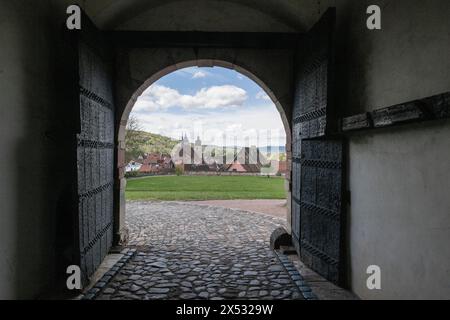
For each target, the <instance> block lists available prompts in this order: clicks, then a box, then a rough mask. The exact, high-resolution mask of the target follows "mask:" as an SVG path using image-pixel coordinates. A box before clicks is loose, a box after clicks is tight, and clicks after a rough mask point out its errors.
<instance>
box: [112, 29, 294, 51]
mask: <svg viewBox="0 0 450 320" xmlns="http://www.w3.org/2000/svg"><path fill="white" fill-rule="evenodd" d="M105 35H106V36H107V37H108V38H109V39H110V40H111V41H112V42H113V43H114V44H115V45H116V46H120V47H128V48H186V47H188V48H243V49H295V48H296V46H297V44H298V42H299V40H300V39H301V37H302V34H299V33H271V32H198V31H105Z"/></svg>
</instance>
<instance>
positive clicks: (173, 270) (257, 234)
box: [98, 202, 301, 300]
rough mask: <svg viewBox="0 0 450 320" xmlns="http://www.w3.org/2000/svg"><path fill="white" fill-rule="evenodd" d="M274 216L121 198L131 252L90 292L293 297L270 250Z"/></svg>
mask: <svg viewBox="0 0 450 320" xmlns="http://www.w3.org/2000/svg"><path fill="white" fill-rule="evenodd" d="M283 224H284V222H283V220H281V219H278V218H275V217H271V216H269V215H263V214H257V213H250V212H245V211H238V210H232V209H227V208H221V207H208V206H198V205H195V204H189V203H183V202H129V203H127V225H128V228H129V230H130V240H129V246H132V247H135V248H137V250H138V252H137V254H136V255H135V256H134V257H133V258H132V259H131V260H130V261H129V262H128V263H127V264H126V265H125V266H124V267H123V268H122V269H121V271H120V272H119V273H118V274H117V275H116V276H115V277H114V278H113V279H112V280H111V282H110V283H109V284H108V285H107V286H106V287H105V288H104V289H103V291H102V293H101V294H100V295H99V296H98V299H144V300H148V299H150V300H152V299H215V300H216V299H217V300H219V299H301V294H300V292H299V291H298V288H297V286H296V285H295V284H294V283H293V281H292V280H291V279H290V277H289V275H288V273H287V271H286V270H285V269H284V268H283V266H282V265H281V263H280V262H279V260H278V259H277V257H276V255H275V254H274V253H273V252H272V251H271V250H270V248H269V238H270V234H271V232H272V231H273V230H274V229H275V228H276V227H277V226H279V225H283Z"/></svg>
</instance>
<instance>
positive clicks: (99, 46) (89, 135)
mask: <svg viewBox="0 0 450 320" xmlns="http://www.w3.org/2000/svg"><path fill="white" fill-rule="evenodd" d="M74 48H75V51H76V53H75V54H76V59H75V60H76V64H77V69H78V70H77V72H76V73H77V76H78V90H79V92H78V94H77V98H78V102H77V105H78V107H77V110H78V111H79V114H78V119H79V121H80V122H79V131H78V133H77V135H76V141H77V170H78V171H77V192H76V193H77V198H78V208H77V210H75V211H76V217H75V225H76V227H77V228H76V234H75V238H76V240H75V242H76V246H78V250H76V251H77V254H78V257H77V258H78V259H77V260H78V262H79V265H80V268H81V271H82V278H83V283H86V281H87V280H88V279H89V277H90V276H91V275H92V274H93V273H94V272H95V270H96V269H97V268H98V266H99V265H100V263H101V262H102V260H103V258H104V257H105V256H106V254H107V253H108V251H109V249H110V248H111V245H112V241H113V189H114V186H113V184H114V176H113V172H114V171H113V168H114V101H113V50H112V49H111V48H110V47H109V45H108V43H107V42H106V41H105V39H104V38H103V37H102V34H101V32H100V31H98V30H97V29H96V27H95V26H94V24H93V23H92V22H91V21H90V20H89V18H88V17H87V16H86V15H85V14H83V17H82V29H81V30H80V31H76V36H75V46H74Z"/></svg>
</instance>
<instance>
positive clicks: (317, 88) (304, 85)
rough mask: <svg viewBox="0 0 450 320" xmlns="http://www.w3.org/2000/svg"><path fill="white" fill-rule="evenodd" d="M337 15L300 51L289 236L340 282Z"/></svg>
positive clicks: (309, 260) (307, 258) (309, 261)
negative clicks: (336, 72)
mask: <svg viewBox="0 0 450 320" xmlns="http://www.w3.org/2000/svg"><path fill="white" fill-rule="evenodd" d="M335 15H336V14H335V10H334V9H329V10H328V11H327V12H326V13H325V14H324V15H323V16H322V18H321V19H320V20H319V22H317V23H316V25H315V26H314V27H313V28H312V29H311V30H310V31H309V32H308V33H307V34H306V36H305V38H304V39H303V41H301V43H300V46H299V49H298V53H299V54H298V57H297V69H296V92H295V102H294V109H293V124H292V127H293V130H292V132H293V133H292V134H293V137H292V142H293V168H292V236H293V242H294V244H295V247H296V249H297V251H298V253H299V255H300V257H301V259H302V261H303V262H304V263H305V264H306V265H307V266H309V267H310V268H311V269H313V270H315V271H316V272H318V273H319V274H321V275H323V276H324V277H326V278H327V279H329V280H331V281H333V282H335V283H340V282H341V281H342V269H343V268H342V260H343V259H342V245H343V241H342V235H343V233H342V228H343V219H342V212H343V206H342V190H343V180H342V179H343V174H342V172H343V142H342V140H340V139H339V138H335V137H333V133H334V132H335V124H337V120H336V117H335V116H334V114H335V110H334V97H333V95H334V65H333V62H334V57H333V32H334V25H335Z"/></svg>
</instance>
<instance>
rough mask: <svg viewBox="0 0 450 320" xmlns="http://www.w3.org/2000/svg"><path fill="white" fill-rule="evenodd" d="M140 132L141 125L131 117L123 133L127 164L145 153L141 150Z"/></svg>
mask: <svg viewBox="0 0 450 320" xmlns="http://www.w3.org/2000/svg"><path fill="white" fill-rule="evenodd" d="M141 131H142V125H141V123H140V122H139V120H138V119H137V118H136V117H135V116H133V115H131V116H130V117H129V118H128V122H127V127H126V133H125V158H126V161H127V162H128V161H130V160H133V159H136V158H137V157H139V156H140V155H142V154H143V153H144V152H145V151H144V150H143V149H142V141H140V139H141V135H140V132H141Z"/></svg>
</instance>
